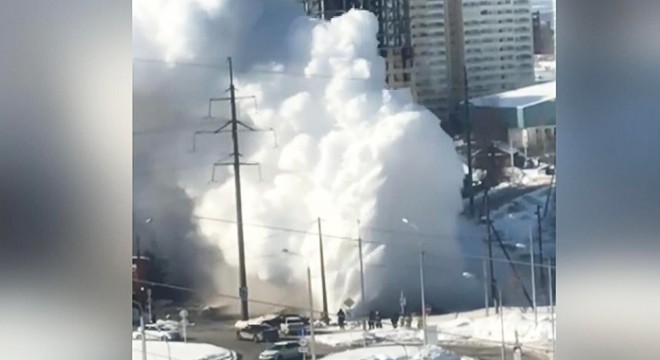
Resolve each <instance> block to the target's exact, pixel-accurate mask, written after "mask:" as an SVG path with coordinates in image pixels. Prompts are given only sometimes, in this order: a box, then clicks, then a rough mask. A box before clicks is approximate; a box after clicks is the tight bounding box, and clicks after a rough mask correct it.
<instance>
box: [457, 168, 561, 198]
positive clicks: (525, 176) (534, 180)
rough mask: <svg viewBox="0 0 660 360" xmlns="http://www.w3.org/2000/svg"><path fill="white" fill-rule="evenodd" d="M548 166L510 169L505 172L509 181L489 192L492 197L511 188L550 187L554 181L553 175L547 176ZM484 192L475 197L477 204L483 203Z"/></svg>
mask: <svg viewBox="0 0 660 360" xmlns="http://www.w3.org/2000/svg"><path fill="white" fill-rule="evenodd" d="M546 166H547V165H545V164H541V165H540V166H538V167H536V168H533V169H518V168H508V169H506V170H505V172H506V175H507V177H508V178H509V180H508V181H504V182H501V183H500V184H498V185H497V186H495V187H493V188H491V189H490V190H489V194H490V195H491V196H493V195H496V194H497V193H498V192H500V191H502V190H505V189H510V188H530V187H534V186H543V185H549V184H550V182H551V181H552V175H546V174H545V168H546ZM483 196H484V192H483V191H482V192H479V193H478V194H476V195H475V196H474V201H475V202H480V201H483ZM463 202H464V207H466V208H467V204H468V199H463Z"/></svg>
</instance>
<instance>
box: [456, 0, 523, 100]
mask: <svg viewBox="0 0 660 360" xmlns="http://www.w3.org/2000/svg"><path fill="white" fill-rule="evenodd" d="M462 5H463V16H462V18H463V19H462V20H463V21H462V24H463V34H464V39H463V44H464V49H463V54H459V55H463V57H464V61H465V65H466V67H467V73H468V84H469V85H468V86H469V95H470V97H473V96H484V95H488V94H494V93H498V92H502V91H506V90H512V89H517V88H520V87H523V86H527V85H530V84H533V83H534V43H533V36H532V35H533V32H532V18H531V5H530V2H529V0H464V1H463V2H462Z"/></svg>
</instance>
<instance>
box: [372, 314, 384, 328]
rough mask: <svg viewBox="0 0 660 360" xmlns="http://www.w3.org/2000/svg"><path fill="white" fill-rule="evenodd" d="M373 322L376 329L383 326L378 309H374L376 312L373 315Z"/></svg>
mask: <svg viewBox="0 0 660 360" xmlns="http://www.w3.org/2000/svg"><path fill="white" fill-rule="evenodd" d="M374 322H375V326H376V328H377V329H382V328H383V322H382V319H381V317H380V311H378V310H376V314H375V316H374Z"/></svg>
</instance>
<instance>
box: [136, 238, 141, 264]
mask: <svg viewBox="0 0 660 360" xmlns="http://www.w3.org/2000/svg"><path fill="white" fill-rule="evenodd" d="M135 246H136V247H137V259H138V261H140V235H135Z"/></svg>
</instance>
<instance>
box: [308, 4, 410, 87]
mask: <svg viewBox="0 0 660 360" xmlns="http://www.w3.org/2000/svg"><path fill="white" fill-rule="evenodd" d="M408 2H409V0H301V3H302V4H303V6H304V8H305V11H306V13H307V15H309V16H313V17H317V18H320V19H326V20H329V19H331V18H333V17H335V16H339V15H341V14H343V13H345V12H347V11H349V10H351V9H362V10H368V11H370V12H372V13H373V14H374V15H376V18H377V19H378V44H379V50H380V55H381V56H382V57H383V58H385V60H386V63H387V79H386V81H387V84H388V85H389V87H391V88H400V87H409V86H410V81H411V69H412V64H413V59H412V57H413V50H412V46H411V41H410V15H409V5H408Z"/></svg>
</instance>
